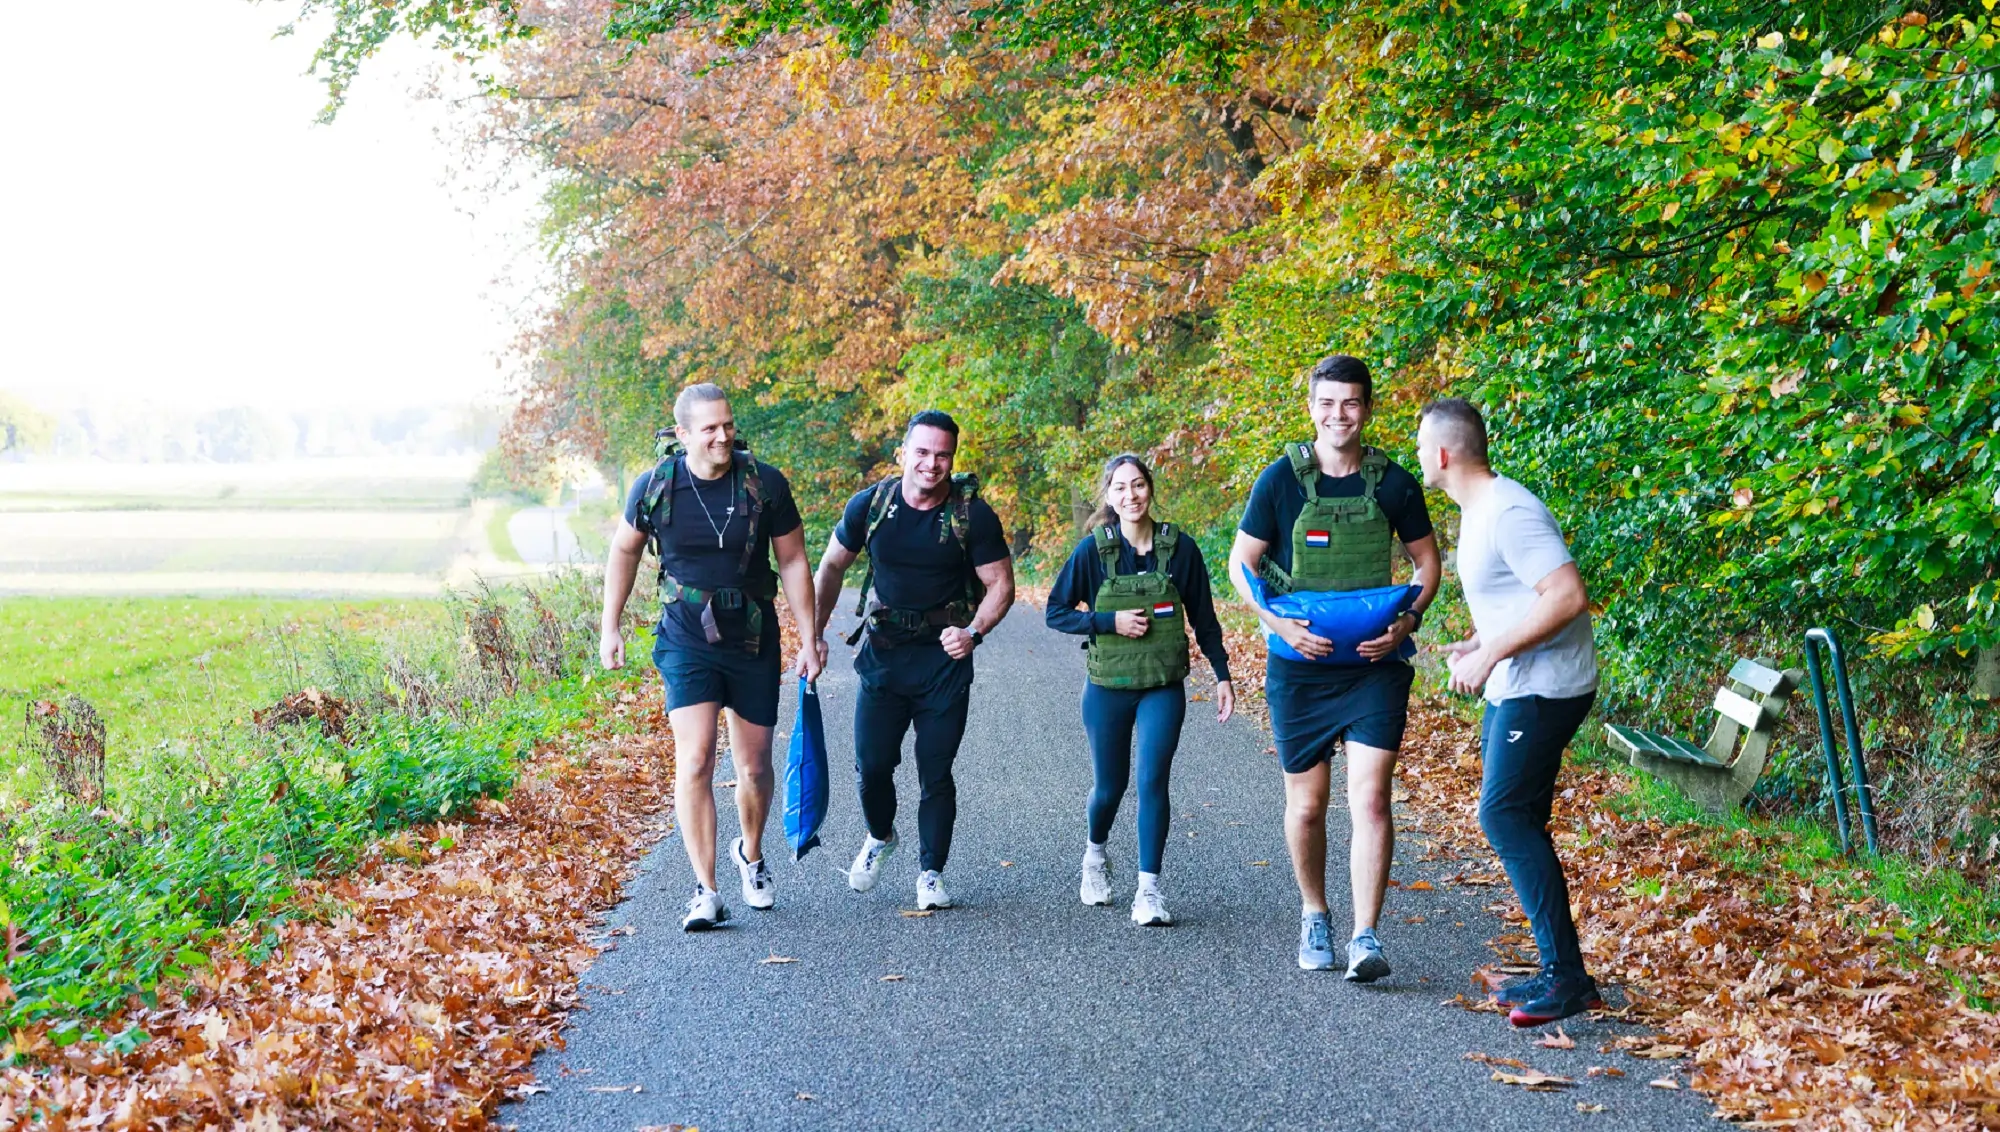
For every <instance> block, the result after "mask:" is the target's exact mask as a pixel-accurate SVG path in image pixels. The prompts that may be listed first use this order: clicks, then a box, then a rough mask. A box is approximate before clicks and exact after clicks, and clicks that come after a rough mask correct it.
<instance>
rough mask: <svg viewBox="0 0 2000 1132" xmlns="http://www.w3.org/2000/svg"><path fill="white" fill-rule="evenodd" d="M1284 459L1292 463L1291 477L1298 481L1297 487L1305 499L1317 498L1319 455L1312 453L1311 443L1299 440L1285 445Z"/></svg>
mask: <svg viewBox="0 0 2000 1132" xmlns="http://www.w3.org/2000/svg"><path fill="white" fill-rule="evenodd" d="M1285 458H1286V459H1288V460H1290V461H1291V462H1292V476H1293V478H1295V479H1297V480H1298V481H1299V487H1300V489H1302V490H1303V491H1304V492H1305V493H1306V498H1307V499H1318V498H1319V454H1318V453H1316V452H1314V451H1313V446H1312V441H1310V440H1301V441H1297V442H1294V443H1292V444H1287V445H1285Z"/></svg>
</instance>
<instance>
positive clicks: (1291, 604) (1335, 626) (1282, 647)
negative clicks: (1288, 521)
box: [1239, 566, 1424, 665]
mask: <svg viewBox="0 0 2000 1132" xmlns="http://www.w3.org/2000/svg"><path fill="white" fill-rule="evenodd" d="M1239 568H1240V569H1241V570H1242V571H1243V578H1244V580H1245V581H1246V582H1248V583H1249V586H1250V596H1251V597H1253V598H1255V599H1256V601H1257V604H1258V605H1260V606H1262V607H1263V608H1265V609H1266V610H1269V611H1270V612H1271V613H1272V614H1273V615H1274V616H1277V617H1285V618H1291V619H1295V620H1303V621H1305V622H1307V627H1308V628H1309V629H1310V630H1311V631H1312V634H1313V635H1314V636H1316V637H1325V638H1326V639H1327V640H1329V641H1332V642H1333V652H1332V654H1330V655H1328V656H1326V657H1324V658H1322V659H1319V660H1310V659H1308V658H1306V657H1305V656H1303V655H1301V654H1300V653H1299V651H1298V650H1297V649H1294V648H1293V647H1292V646H1290V645H1288V644H1286V643H1285V642H1284V640H1283V639H1282V638H1280V637H1278V636H1277V635H1275V634H1273V633H1271V632H1270V631H1269V630H1266V631H1265V633H1264V644H1265V645H1266V647H1268V648H1269V649H1270V650H1271V655H1272V656H1275V657H1280V658H1282V659H1285V660H1296V661H1302V662H1304V663H1306V664H1346V665H1354V664H1372V663H1374V662H1373V661H1370V660H1369V659H1368V658H1366V657H1364V656H1362V655H1361V654H1360V653H1358V652H1356V651H1355V646H1357V645H1359V644H1361V642H1363V641H1372V640H1374V639H1375V638H1377V637H1379V636H1381V635H1382V634H1383V633H1384V632H1386V631H1387V630H1388V628H1389V624H1390V622H1392V621H1394V620H1395V619H1396V618H1398V617H1401V616H1402V615H1403V611H1404V610H1407V609H1409V608H1410V606H1412V605H1413V604H1415V603H1416V600H1417V595H1418V594H1421V593H1423V592H1424V588H1423V587H1422V586H1420V585H1416V584H1415V583H1412V584H1409V585H1402V586H1379V587H1376V588H1375V589H1367V590H1301V591H1299V592H1297V593H1289V594H1278V595H1275V596H1274V595H1273V594H1272V593H1271V592H1270V587H1269V586H1268V585H1266V584H1265V582H1264V579H1262V578H1260V577H1258V576H1257V575H1256V573H1254V572H1253V571H1252V570H1251V569H1250V568H1249V567H1247V566H1242V567H1239ZM1415 655H1417V646H1416V642H1414V641H1411V640H1409V639H1408V638H1404V640H1403V643H1402V646H1401V647H1399V648H1398V649H1397V650H1396V656H1397V658H1398V659H1401V660H1408V659H1409V658H1411V657H1413V656H1415Z"/></svg>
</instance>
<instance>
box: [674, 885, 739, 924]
mask: <svg viewBox="0 0 2000 1132" xmlns="http://www.w3.org/2000/svg"><path fill="white" fill-rule="evenodd" d="M728 919H729V909H727V908H725V907H723V905H722V896H721V895H720V894H719V893H714V892H710V891H709V890H708V889H706V888H703V887H702V886H701V885H698V884H697V885H695V886H694V895H693V896H690V897H688V902H687V914H686V915H684V916H682V917H681V930H682V931H684V932H705V931H707V930H708V929H710V928H712V927H715V926H717V925H718V924H722V923H725V922H727V921H728Z"/></svg>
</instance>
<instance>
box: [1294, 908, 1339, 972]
mask: <svg viewBox="0 0 2000 1132" xmlns="http://www.w3.org/2000/svg"><path fill="white" fill-rule="evenodd" d="M1299 970H1301V971H1331V970H1333V921H1332V920H1331V919H1329V918H1328V916H1327V914H1326V913H1325V912H1307V913H1306V914H1305V917H1304V918H1303V919H1301V920H1300V921H1299Z"/></svg>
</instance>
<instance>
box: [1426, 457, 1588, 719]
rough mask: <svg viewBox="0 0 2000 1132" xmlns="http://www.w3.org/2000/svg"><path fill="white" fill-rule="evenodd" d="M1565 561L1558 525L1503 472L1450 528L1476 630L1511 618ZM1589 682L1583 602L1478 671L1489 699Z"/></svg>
mask: <svg viewBox="0 0 2000 1132" xmlns="http://www.w3.org/2000/svg"><path fill="white" fill-rule="evenodd" d="M1571 561H1573V559H1571V558H1570V555H1569V547H1568V546H1567V545H1566V544H1564V542H1563V533H1562V528H1561V527H1559V526H1557V525H1556V519H1555V516H1553V515H1551V514H1549V509H1548V508H1547V507H1544V506H1543V505H1542V501H1541V500H1539V499H1537V498H1535V495H1534V493H1533V492H1531V491H1529V490H1528V489H1527V488H1525V487H1522V486H1521V485H1520V484H1518V483H1515V482H1514V481H1513V480H1510V479H1508V478H1507V477H1506V476H1495V477H1494V478H1493V485H1492V486H1491V487H1490V488H1488V489H1487V491H1486V496H1485V498H1483V499H1481V500H1479V502H1478V503H1476V504H1474V505H1473V506H1471V507H1468V508H1466V509H1465V516H1464V518H1463V520H1461V522H1460V523H1459V533H1458V576H1459V581H1460V583H1461V584H1462V585H1463V586H1464V587H1465V604H1466V605H1467V606H1469V607H1470V608H1471V610H1472V627H1473V628H1474V629H1475V630H1477V631H1478V633H1479V636H1480V638H1481V639H1482V640H1491V639H1492V638H1493V637H1494V636H1496V635H1498V634H1500V633H1504V632H1506V631H1507V630H1508V629H1511V628H1513V627H1514V626H1515V625H1516V624H1519V623H1520V621H1521V619H1522V618H1523V617H1526V616H1527V614H1528V608H1529V607H1530V606H1532V605H1534V604H1535V598H1536V596H1537V594H1536V593H1535V585H1536V584H1537V583H1539V582H1540V581H1541V580H1542V579H1544V578H1546V577H1548V576H1549V575H1550V574H1551V573H1554V572H1555V571H1556V570H1558V569H1560V568H1561V567H1562V566H1563V565H1565V564H1566V563H1569V562H1571ZM1596 690H1597V645H1596V642H1595V641H1594V640H1593V639H1592V637H1591V632H1590V611H1589V610H1585V611H1583V612H1582V613H1579V614H1577V615H1576V618H1575V619H1574V620H1572V621H1571V622H1570V623H1569V624H1567V625H1565V626H1563V627H1562V628H1561V629H1560V630H1558V631H1557V632H1556V635H1555V636H1553V637H1550V638H1549V639H1548V640H1546V641H1543V642H1542V643H1541V644H1539V645H1536V646H1535V647H1534V648H1531V649H1529V650H1527V651H1526V652H1523V653H1521V654H1519V655H1517V656H1512V657H1509V658H1508V659H1506V660H1503V661H1501V662H1500V663H1499V664H1496V665H1494V666H1493V674H1492V675H1491V676H1488V677H1487V678H1486V699H1487V701H1488V702H1490V703H1496V704H1497V703H1499V702H1500V701H1501V700H1509V699H1515V698H1518V697H1521V696H1546V697H1548V698H1550V699H1566V698H1568V697H1570V696H1581V695H1583V694H1585V693H1587V692H1593V691H1596Z"/></svg>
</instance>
